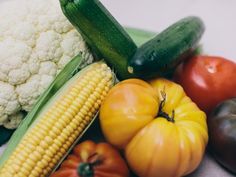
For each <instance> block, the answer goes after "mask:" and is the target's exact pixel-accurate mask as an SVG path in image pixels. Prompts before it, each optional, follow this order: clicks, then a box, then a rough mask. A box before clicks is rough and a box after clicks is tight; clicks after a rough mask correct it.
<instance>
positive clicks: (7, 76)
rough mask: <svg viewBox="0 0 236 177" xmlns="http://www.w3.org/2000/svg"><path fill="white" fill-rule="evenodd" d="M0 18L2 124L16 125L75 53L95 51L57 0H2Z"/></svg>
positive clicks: (0, 103)
mask: <svg viewBox="0 0 236 177" xmlns="http://www.w3.org/2000/svg"><path fill="white" fill-rule="evenodd" d="M0 19H1V20H0V125H4V126H5V127H7V128H16V127H17V126H18V124H19V122H20V120H21V119H22V118H23V114H22V111H26V112H28V111H30V110H31V109H32V107H33V105H34V103H35V102H36V100H37V99H38V97H39V96H40V95H41V94H42V92H43V91H44V90H45V89H46V88H47V87H48V85H49V84H50V83H51V82H52V81H53V79H54V78H55V76H56V75H57V74H58V73H59V71H60V70H61V69H62V68H63V67H64V66H65V65H66V64H67V63H68V62H69V61H70V60H71V59H72V58H73V57H74V56H75V55H77V54H78V53H82V56H84V57H86V58H87V59H88V60H92V55H91V54H90V53H89V51H88V48H87V46H86V44H85V42H84V41H83V39H82V37H81V36H80V34H79V33H78V32H77V31H76V30H75V29H74V28H73V27H72V25H71V24H70V23H69V21H68V20H67V19H66V18H65V17H64V15H63V13H62V11H61V8H60V4H59V0H21V1H20V4H19V0H9V1H5V2H4V1H3V3H1V6H0Z"/></svg>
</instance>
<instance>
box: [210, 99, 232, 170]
mask: <svg viewBox="0 0 236 177" xmlns="http://www.w3.org/2000/svg"><path fill="white" fill-rule="evenodd" d="M208 127H209V145H210V152H211V153H212V154H213V155H214V157H215V158H216V159H217V161H218V162H220V163H221V164H222V165H223V166H224V167H226V168H227V169H229V170H230V171H232V172H234V173H236V128H235V127H236V98H233V99H229V100H226V101H224V102H222V103H220V104H219V105H218V106H217V107H216V108H215V109H214V111H213V112H212V114H211V115H210V116H209V117H208Z"/></svg>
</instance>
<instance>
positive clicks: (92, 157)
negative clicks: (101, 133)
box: [51, 140, 129, 177]
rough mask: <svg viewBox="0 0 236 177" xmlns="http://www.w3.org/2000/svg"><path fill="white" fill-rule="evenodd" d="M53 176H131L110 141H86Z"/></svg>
mask: <svg viewBox="0 0 236 177" xmlns="http://www.w3.org/2000/svg"><path fill="white" fill-rule="evenodd" d="M51 177H129V170H128V167H127V165H126V163H125V161H124V160H123V159H122V158H121V156H120V154H119V152H118V151H117V150H116V149H114V148H113V147H112V146H111V145H110V144H108V143H98V144H96V143H94V142H93V141H89V140H87V141H84V142H82V143H81V144H79V145H77V146H76V147H75V148H74V149H73V153H72V154H71V155H69V156H68V158H67V159H66V160H65V161H64V162H63V163H62V165H61V167H60V169H59V170H58V171H57V172H55V173H54V174H52V175H51Z"/></svg>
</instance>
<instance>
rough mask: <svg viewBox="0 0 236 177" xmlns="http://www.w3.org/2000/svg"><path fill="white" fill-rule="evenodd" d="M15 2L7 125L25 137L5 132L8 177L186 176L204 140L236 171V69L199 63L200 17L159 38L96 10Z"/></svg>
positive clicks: (33, 0) (3, 116)
mask: <svg viewBox="0 0 236 177" xmlns="http://www.w3.org/2000/svg"><path fill="white" fill-rule="evenodd" d="M16 1H17V0H12V1H9V2H5V4H4V6H3V7H4V10H2V11H0V17H3V15H4V16H8V17H9V18H3V19H4V20H2V21H1V22H0V25H2V26H3V28H1V29H0V61H1V63H0V125H3V126H4V127H7V128H8V129H9V128H16V127H18V128H17V129H16V130H15V131H14V134H13V135H12V136H11V133H12V132H13V130H8V129H6V128H4V127H3V126H2V127H0V136H1V138H2V137H3V138H2V139H1V141H0V143H1V144H2V143H4V142H5V141H6V140H7V139H8V138H9V137H10V136H11V139H10V140H9V142H8V146H7V148H6V150H5V151H4V153H3V155H2V156H1V158H0V176H4V177H28V176H32V177H39V176H45V177H46V176H52V177H113V176H114V177H128V176H134V175H133V173H134V174H135V175H137V176H139V177H180V176H186V175H188V174H190V173H192V172H194V171H195V170H196V169H197V168H198V166H199V165H200V163H201V161H202V159H203V156H204V154H205V149H206V146H207V144H208V140H209V152H210V153H212V154H213V156H214V157H215V158H216V159H217V161H218V162H219V163H221V164H222V165H223V166H224V167H226V169H228V170H229V171H231V172H232V173H236V171H235V165H236V161H235V158H234V157H235V155H236V151H235V149H236V146H235V145H236V133H235V110H236V107H235V99H236V92H235V88H236V80H235V79H234V76H235V72H236V64H235V62H231V61H229V60H227V59H224V58H222V57H214V56H205V55H201V54H196V52H195V51H196V50H197V49H198V44H199V41H200V39H201V37H202V35H203V33H204V31H205V25H204V22H203V21H202V20H201V19H200V18H199V17H195V16H189V17H185V18H183V19H180V20H179V21H177V22H176V23H174V24H173V25H170V26H169V27H168V28H167V29H166V30H164V31H163V32H161V33H160V34H158V35H156V36H153V33H149V32H142V31H140V30H133V29H129V30H128V32H127V31H126V29H124V28H123V27H122V26H121V25H120V24H119V23H118V22H117V21H116V19H115V18H114V17H113V16H112V15H111V14H110V13H109V12H108V10H107V9H106V8H105V7H104V6H103V5H102V4H101V3H100V2H99V1H98V0H80V1H75V0H59V1H57V0H47V1H46V0H44V1H43V0H23V1H22V4H24V5H22V7H21V8H22V9H18V10H17V14H15V9H16V8H17V4H16ZM59 5H61V8H60V6H59ZM13 12H14V13H13ZM18 13H19V14H18ZM63 13H64V15H65V16H64V15H63ZM8 14H10V15H8ZM13 14H14V15H13ZM67 19H68V20H67ZM8 21H9V23H8ZM69 22H70V23H71V24H72V25H73V26H74V27H73V26H72V25H71V24H70V23H69ZM11 23H12V24H14V26H15V28H10V27H8V25H9V24H11ZM16 29H17V30H16ZM76 30H78V32H77V31H76ZM134 41H135V42H134ZM10 48H11V50H9V49H10ZM6 66H7V67H6ZM222 85H224V86H225V87H222ZM21 93H22V94H21ZM217 105H218V106H217ZM27 112H28V113H27ZM24 114H27V115H26V116H25V117H24V120H23V121H22V118H23V115H24ZM16 117H17V118H16ZM96 119H98V120H97V121H95V120H96ZM20 122H21V124H20V125H19V126H18V124H19V123H20ZM91 125H97V126H96V131H94V132H93V131H92V132H90V135H89V136H88V137H86V136H84V135H86V134H87V133H88V131H87V130H91ZM97 130H98V131H97ZM97 132H98V133H97ZM208 134H209V135H208ZM87 135H88V134H87ZM82 137H86V138H87V139H86V140H85V141H82ZM97 137H99V138H97ZM88 139H91V140H88ZM101 141H102V142H101Z"/></svg>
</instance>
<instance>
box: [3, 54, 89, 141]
mask: <svg viewBox="0 0 236 177" xmlns="http://www.w3.org/2000/svg"><path fill="white" fill-rule="evenodd" d="M89 62H91V61H88V60H86V59H84V58H83V57H82V56H81V55H77V56H76V57H74V58H73V59H72V60H71V61H70V62H69V63H68V64H67V65H66V66H65V67H64V68H63V69H62V71H61V72H60V73H59V74H58V75H57V76H56V78H55V79H54V80H53V82H52V83H51V84H50V86H49V87H48V89H47V90H45V91H44V92H43V94H41V96H40V97H39V99H38V101H37V102H36V103H35V105H34V108H33V109H32V110H31V111H30V112H29V113H28V114H27V116H26V118H25V119H26V120H24V125H22V126H21V128H19V129H17V132H16V135H17V134H18V132H21V133H19V135H20V134H22V133H23V132H26V131H27V128H28V127H29V125H30V124H31V123H32V122H33V121H34V120H35V118H36V117H37V114H38V113H39V112H40V110H41V109H42V108H43V106H44V105H45V104H46V103H47V102H48V100H49V99H50V98H51V97H52V96H53V95H54V94H55V93H56V92H57V91H58V90H59V89H60V88H61V87H62V86H63V85H64V84H65V83H66V82H67V81H68V80H69V79H70V78H72V77H73V75H74V74H76V73H77V72H78V71H79V70H80V69H81V68H83V67H85V66H86V65H88V64H89ZM28 117H30V118H28ZM16 120H18V121H21V119H20V118H18V119H12V120H11V121H16ZM11 124H12V123H11ZM3 130H5V129H3ZM4 132H6V131H4ZM7 132H9V133H10V132H11V133H10V134H9V133H3V134H1V131H0V134H1V136H0V137H1V139H2V142H5V141H7V140H9V139H10V135H11V134H12V133H13V130H9V131H7ZM14 141H15V140H14ZM0 144H1V143H0Z"/></svg>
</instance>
